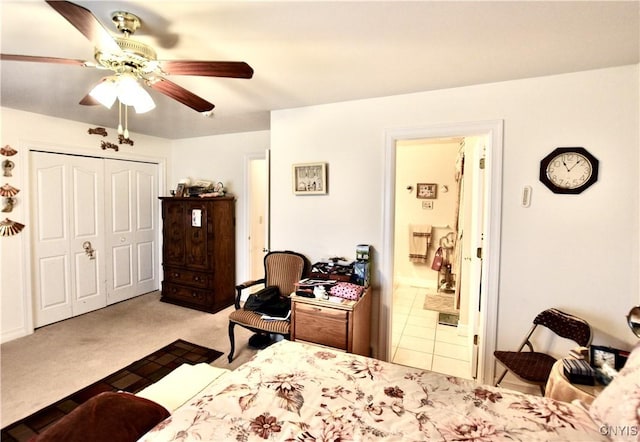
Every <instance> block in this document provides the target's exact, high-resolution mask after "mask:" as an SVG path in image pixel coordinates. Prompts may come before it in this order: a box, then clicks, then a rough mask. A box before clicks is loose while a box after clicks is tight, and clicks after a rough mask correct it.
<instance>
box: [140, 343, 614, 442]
mask: <svg viewBox="0 0 640 442" xmlns="http://www.w3.org/2000/svg"><path fill="white" fill-rule="evenodd" d="M265 439H266V440H281V441H337V440H342V441H347V440H357V441H365V440H392V441H419V440H420V441H423V440H427V441H487V442H489V441H491V442H493V441H501V440H509V441H513V440H516V441H559V440H573V441H594V440H606V438H605V437H604V436H602V435H601V434H600V433H599V432H598V427H597V426H596V425H595V424H594V423H593V421H592V420H591V418H590V417H589V415H588V413H587V412H585V411H584V410H583V409H582V408H580V407H579V406H576V405H572V404H567V403H563V402H556V401H554V400H552V399H546V398H542V397H537V396H529V395H524V394H520V393H517V392H514V391H511V390H505V389H501V388H496V387H488V386H480V385H477V384H475V383H474V382H473V381H468V380H464V379H459V378H456V377H451V376H446V375H442V374H438V373H434V372H430V371H425V370H420V369H416V368H410V367H404V366H401V365H396V364H390V363H386V362H383V361H379V360H375V359H370V358H365V357H362V356H357V355H353V354H346V353H340V352H334V351H331V350H327V349H323V348H320V347H314V346H309V345H304V344H300V343H295V342H289V341H281V342H279V343H277V344H274V345H272V346H271V347H269V348H268V349H266V350H263V351H261V352H260V353H258V354H257V355H256V356H255V357H254V359H252V360H251V361H249V362H248V363H246V364H244V365H242V366H241V367H238V368H237V369H236V370H234V371H232V372H229V373H227V374H225V375H223V376H222V377H220V378H218V379H217V380H216V381H215V382H214V383H213V384H211V385H210V386H209V387H208V388H207V389H205V390H204V391H203V392H202V393H201V394H200V395H198V396H196V397H194V399H193V400H192V401H191V402H190V403H187V404H185V405H183V406H182V407H181V408H179V409H178V410H176V412H175V413H174V414H173V415H172V416H170V417H169V418H167V419H166V420H165V421H163V422H161V423H160V424H159V425H158V426H156V427H155V428H154V429H153V430H151V431H150V432H149V433H147V434H146V435H145V436H144V437H143V438H142V439H141V440H144V441H162V442H166V441H195V440H197V441H258V440H265Z"/></svg>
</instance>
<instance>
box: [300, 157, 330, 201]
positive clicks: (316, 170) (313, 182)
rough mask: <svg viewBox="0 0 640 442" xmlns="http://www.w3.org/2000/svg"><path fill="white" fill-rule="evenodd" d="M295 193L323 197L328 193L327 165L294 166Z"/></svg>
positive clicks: (306, 164) (307, 164)
mask: <svg viewBox="0 0 640 442" xmlns="http://www.w3.org/2000/svg"><path fill="white" fill-rule="evenodd" d="M292 174H293V193H295V194H296V195H323V194H326V193H327V184H328V183H327V163H304V164H294V165H293V166H292Z"/></svg>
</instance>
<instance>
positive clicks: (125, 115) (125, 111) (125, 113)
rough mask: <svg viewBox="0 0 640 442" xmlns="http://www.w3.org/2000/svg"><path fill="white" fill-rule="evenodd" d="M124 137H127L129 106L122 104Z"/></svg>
mask: <svg viewBox="0 0 640 442" xmlns="http://www.w3.org/2000/svg"><path fill="white" fill-rule="evenodd" d="M124 138H125V139H127V140H128V139H129V106H127V105H126V104H125V105H124Z"/></svg>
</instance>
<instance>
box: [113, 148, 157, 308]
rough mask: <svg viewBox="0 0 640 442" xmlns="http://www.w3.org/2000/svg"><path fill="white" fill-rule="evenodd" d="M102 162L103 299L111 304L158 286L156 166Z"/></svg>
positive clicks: (114, 161) (123, 162)
mask: <svg viewBox="0 0 640 442" xmlns="http://www.w3.org/2000/svg"><path fill="white" fill-rule="evenodd" d="M104 161H105V177H106V189H105V191H106V200H107V212H106V213H107V219H106V244H107V264H106V265H107V274H108V275H110V277H109V278H108V279H107V294H108V295H107V298H108V299H107V302H108V304H113V303H115V302H120V301H124V300H126V299H129V298H132V297H134V296H138V295H141V294H143V293H148V292H150V291H153V290H157V288H158V275H157V271H156V264H157V262H158V256H157V255H158V247H157V243H156V238H157V225H156V224H157V217H158V186H157V183H158V166H157V165H156V164H150V163H141V162H134V161H120V160H108V159H107V160H104Z"/></svg>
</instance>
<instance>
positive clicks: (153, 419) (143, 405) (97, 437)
mask: <svg viewBox="0 0 640 442" xmlns="http://www.w3.org/2000/svg"><path fill="white" fill-rule="evenodd" d="M169 414H170V413H169V412H168V411H167V410H166V409H165V408H164V407H163V406H162V405H160V404H157V403H155V402H153V401H150V400H148V399H145V398H141V397H138V396H136V395H133V394H131V393H116V392H111V391H108V392H105V393H100V394H98V395H97V396H94V397H92V398H91V399H89V400H88V401H86V402H85V403H83V404H82V405H80V406H78V407H77V408H76V409H75V410H73V411H72V412H71V413H69V414H67V415H66V416H64V417H63V418H61V419H60V420H59V421H57V422H56V423H54V424H53V425H52V426H50V427H49V428H47V429H46V430H45V431H43V432H42V433H40V434H38V435H37V436H35V437H34V438H32V439H31V441H33V442H44V441H47V442H48V441H51V442H53V441H65V442H86V441H92V442H120V441H122V442H125V441H127V442H129V441H136V440H138V439H139V438H141V437H142V436H143V435H144V434H145V433H147V432H148V431H149V430H151V429H152V428H153V427H155V426H156V425H157V424H158V423H160V422H162V421H163V420H165V419H166V418H167V417H168V416H169Z"/></svg>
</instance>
